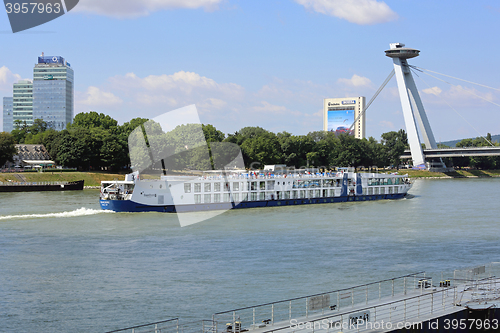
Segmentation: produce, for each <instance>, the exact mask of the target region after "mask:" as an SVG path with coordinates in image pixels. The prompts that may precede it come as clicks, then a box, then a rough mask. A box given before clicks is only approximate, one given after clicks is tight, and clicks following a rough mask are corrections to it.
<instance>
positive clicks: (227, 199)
mask: <svg viewBox="0 0 500 333" xmlns="http://www.w3.org/2000/svg"><path fill="white" fill-rule="evenodd" d="M229 201H230V198H229V193H224V202H229Z"/></svg>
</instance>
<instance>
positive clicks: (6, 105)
mask: <svg viewBox="0 0 500 333" xmlns="http://www.w3.org/2000/svg"><path fill="white" fill-rule="evenodd" d="M13 100H14V99H13V98H12V97H4V98H3V131H4V132H11V131H12V130H13V128H12V124H13V122H14V119H12V116H13V112H14V110H13V103H14V101H13Z"/></svg>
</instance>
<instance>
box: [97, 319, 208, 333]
mask: <svg viewBox="0 0 500 333" xmlns="http://www.w3.org/2000/svg"><path fill="white" fill-rule="evenodd" d="M216 326H217V324H216V323H214V322H213V321H212V320H197V321H193V322H189V323H185V324H179V318H173V319H169V320H164V321H158V322H155V323H150V324H144V325H139V326H132V327H127V328H122V329H119V330H115V331H110V332H106V333H118V332H123V333H125V332H126V333H216V331H215V328H216Z"/></svg>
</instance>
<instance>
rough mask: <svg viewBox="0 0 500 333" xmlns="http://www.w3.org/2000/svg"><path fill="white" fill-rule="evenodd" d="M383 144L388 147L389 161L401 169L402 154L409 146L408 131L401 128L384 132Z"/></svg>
mask: <svg viewBox="0 0 500 333" xmlns="http://www.w3.org/2000/svg"><path fill="white" fill-rule="evenodd" d="M382 144H383V145H384V147H385V149H386V154H387V159H388V161H389V162H390V163H391V164H392V165H394V166H396V168H397V169H398V170H399V165H400V164H401V155H402V154H403V153H404V151H405V149H406V147H407V146H408V138H407V136H406V132H405V131H404V130H403V129H400V130H399V131H397V132H395V131H392V132H387V133H384V134H382Z"/></svg>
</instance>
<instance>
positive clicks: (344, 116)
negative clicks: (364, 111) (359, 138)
mask: <svg viewBox="0 0 500 333" xmlns="http://www.w3.org/2000/svg"><path fill="white" fill-rule="evenodd" d="M327 122H328V127H327V130H328V131H329V132H335V134H340V133H347V132H349V127H351V125H352V124H353V123H354V110H329V111H328V118H327ZM349 134H351V135H354V130H351V131H350V133H349Z"/></svg>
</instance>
